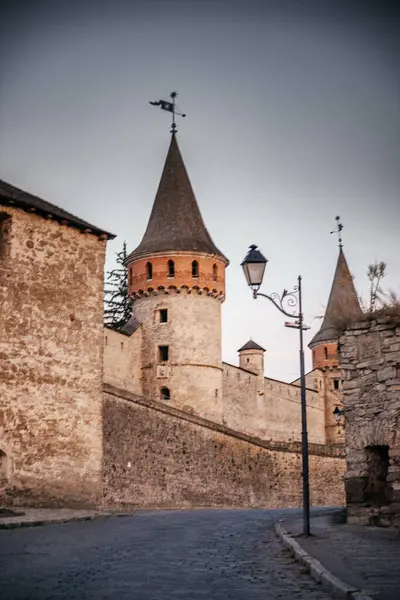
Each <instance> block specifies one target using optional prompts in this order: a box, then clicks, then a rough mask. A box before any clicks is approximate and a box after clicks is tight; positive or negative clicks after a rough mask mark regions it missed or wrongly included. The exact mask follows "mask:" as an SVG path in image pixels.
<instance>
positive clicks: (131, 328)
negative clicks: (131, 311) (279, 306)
mask: <svg viewBox="0 0 400 600" xmlns="http://www.w3.org/2000/svg"><path fill="white" fill-rule="evenodd" d="M139 327H140V321H139V320H138V319H137V318H136V317H135V315H132V316H131V318H130V319H129V321H128V322H127V323H125V325H124V326H123V327H121V328H120V329H119V331H120V332H121V333H124V334H125V335H132V334H133V333H135V331H136V330H137V329H138V328H139Z"/></svg>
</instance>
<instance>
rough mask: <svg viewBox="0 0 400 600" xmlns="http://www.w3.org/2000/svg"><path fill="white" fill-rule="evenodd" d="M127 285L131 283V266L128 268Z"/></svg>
mask: <svg viewBox="0 0 400 600" xmlns="http://www.w3.org/2000/svg"><path fill="white" fill-rule="evenodd" d="M128 285H132V267H129V269H128Z"/></svg>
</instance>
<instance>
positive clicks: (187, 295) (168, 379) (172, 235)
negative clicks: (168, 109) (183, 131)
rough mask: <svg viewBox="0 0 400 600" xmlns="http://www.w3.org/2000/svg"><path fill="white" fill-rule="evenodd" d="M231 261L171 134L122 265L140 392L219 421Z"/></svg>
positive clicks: (174, 136)
mask: <svg viewBox="0 0 400 600" xmlns="http://www.w3.org/2000/svg"><path fill="white" fill-rule="evenodd" d="M228 264H229V261H228V260H227V258H226V257H225V256H224V255H223V254H222V252H221V251H220V250H218V248H217V247H216V246H215V245H214V243H213V241H212V239H211V237H210V235H209V233H208V231H207V229H206V227H205V225H204V222H203V219H202V217H201V214H200V210H199V207H198V205H197V202H196V198H195V195H194V193H193V190H192V186H191V184H190V181H189V177H188V174H187V172H186V168H185V165H184V162H183V160H182V156H181V153H180V150H179V147H178V143H177V139H176V134H173V135H172V138H171V143H170V146H169V149H168V153H167V157H166V161H165V165H164V170H163V172H162V175H161V181H160V184H159V187H158V191H157V194H156V197H155V201H154V204H153V209H152V211H151V215H150V219H149V222H148V225H147V229H146V231H145V234H144V236H143V239H142V241H141V242H140V244H139V246H138V247H137V248H136V249H135V250H134V251H133V252H132V253H131V254H130V255H129V256H128V258H127V260H126V265H127V267H128V278H129V294H130V296H131V298H132V299H133V301H134V303H133V315H134V316H133V318H135V319H137V320H138V321H140V323H141V325H142V331H143V352H142V382H143V393H144V395H145V397H148V398H151V399H153V400H159V401H162V402H168V403H169V404H170V405H172V406H175V407H177V408H181V409H183V410H187V411H190V412H193V413H196V414H198V415H201V416H203V417H205V418H210V419H214V420H217V421H220V420H221V419H222V358H221V303H222V302H223V301H224V298H225V268H226V267H227V265H228Z"/></svg>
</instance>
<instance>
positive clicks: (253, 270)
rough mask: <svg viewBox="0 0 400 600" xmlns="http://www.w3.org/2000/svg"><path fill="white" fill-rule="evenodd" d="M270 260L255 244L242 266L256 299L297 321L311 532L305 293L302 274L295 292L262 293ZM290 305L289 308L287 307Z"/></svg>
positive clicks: (306, 525)
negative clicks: (304, 314)
mask: <svg viewBox="0 0 400 600" xmlns="http://www.w3.org/2000/svg"><path fill="white" fill-rule="evenodd" d="M267 262H268V260H267V259H266V258H265V256H263V255H262V254H261V252H260V251H259V250H258V248H257V246H256V245H255V244H253V245H251V246H250V248H249V251H248V252H247V254H246V256H245V258H244V260H243V261H242V263H241V266H242V268H243V271H244V275H245V277H246V281H247V284H248V285H249V286H250V287H251V288H252V290H253V298H254V299H256V298H257V297H258V296H263V297H264V298H267V299H268V300H270V301H271V302H272V304H274V305H275V306H276V308H277V309H278V310H280V311H281V313H283V314H284V315H286V316H287V317H289V318H291V319H295V321H294V322H286V323H285V326H286V327H294V328H295V329H298V330H299V332H300V394H301V454H302V478H303V535H304V536H306V537H308V536H309V535H310V484H309V467H308V433H307V405H306V377H305V372H304V347H303V331H304V330H305V329H309V327H306V326H305V325H304V316H303V308H302V296H301V276H300V275H299V277H298V279H297V281H298V285H297V286H295V287H294V289H293V291H292V292H288V291H287V290H286V289H284V290H283V292H282V295H281V296H279V295H278V294H277V293H276V292H274V293H273V294H271V295H267V294H262V293H261V292H259V291H258V290H259V289H260V287H261V284H262V281H263V278H264V271H265V267H266V264H267ZM297 303H298V305H299V312H298V314H296V313H295V312H288V311H290V309H291V308H293V307H295V306H297ZM286 306H287V310H285V308H286Z"/></svg>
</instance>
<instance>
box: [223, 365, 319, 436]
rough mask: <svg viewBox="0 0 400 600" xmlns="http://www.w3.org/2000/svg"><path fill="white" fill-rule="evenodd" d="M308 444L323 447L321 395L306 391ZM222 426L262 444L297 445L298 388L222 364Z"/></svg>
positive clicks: (299, 420) (298, 426) (298, 422)
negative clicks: (237, 431) (263, 442)
mask: <svg viewBox="0 0 400 600" xmlns="http://www.w3.org/2000/svg"><path fill="white" fill-rule="evenodd" d="M306 399H307V426H308V434H309V442H311V443H316V444H324V443H325V407H324V401H323V397H322V395H319V394H318V392H316V391H314V390H310V389H307V392H306ZM223 403H224V424H225V425H226V426H228V427H231V428H232V429H236V430H239V431H243V432H244V433H246V434H248V435H251V436H256V437H260V438H262V439H263V440H275V441H280V440H287V441H301V405H300V388H299V387H297V386H296V385H292V384H289V383H285V382H282V381H275V380H274V379H268V378H267V377H265V378H263V377H260V376H258V375H255V374H253V373H250V372H248V371H245V370H244V369H241V368H239V367H234V366H233V365H229V364H227V363H223Z"/></svg>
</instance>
